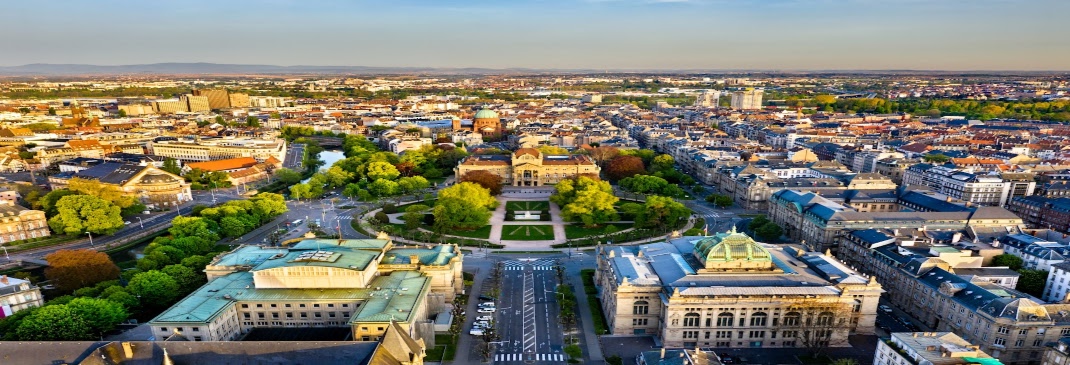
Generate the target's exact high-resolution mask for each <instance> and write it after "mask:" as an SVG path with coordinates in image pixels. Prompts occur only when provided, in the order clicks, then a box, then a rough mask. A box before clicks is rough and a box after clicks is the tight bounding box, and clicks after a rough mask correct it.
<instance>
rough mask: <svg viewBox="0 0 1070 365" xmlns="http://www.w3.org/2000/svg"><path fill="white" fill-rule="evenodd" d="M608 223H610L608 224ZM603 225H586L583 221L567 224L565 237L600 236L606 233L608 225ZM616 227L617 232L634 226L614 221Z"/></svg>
mask: <svg viewBox="0 0 1070 365" xmlns="http://www.w3.org/2000/svg"><path fill="white" fill-rule="evenodd" d="M607 225H608V224H607ZM607 225H601V226H598V227H590V228H588V227H584V226H583V224H581V223H574V224H569V225H567V226H565V238H568V239H574V238H584V237H591V236H599V235H602V234H605V233H606V226H607ZM612 225H613V226H614V227H617V232H620V231H623V230H625V229H628V228H632V226H633V225H634V224H633V223H612Z"/></svg>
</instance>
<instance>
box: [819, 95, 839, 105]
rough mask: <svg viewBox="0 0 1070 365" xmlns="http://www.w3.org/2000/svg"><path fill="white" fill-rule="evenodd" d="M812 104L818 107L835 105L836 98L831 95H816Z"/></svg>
mask: <svg viewBox="0 0 1070 365" xmlns="http://www.w3.org/2000/svg"><path fill="white" fill-rule="evenodd" d="M814 103H816V104H818V105H829V104H836V97H835V96H832V95H817V96H814Z"/></svg>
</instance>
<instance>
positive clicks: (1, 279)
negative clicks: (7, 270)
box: [0, 275, 7, 284]
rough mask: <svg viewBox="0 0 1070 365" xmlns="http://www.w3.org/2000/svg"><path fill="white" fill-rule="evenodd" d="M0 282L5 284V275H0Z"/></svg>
mask: <svg viewBox="0 0 1070 365" xmlns="http://www.w3.org/2000/svg"><path fill="white" fill-rule="evenodd" d="M0 284H7V275H2V276H0Z"/></svg>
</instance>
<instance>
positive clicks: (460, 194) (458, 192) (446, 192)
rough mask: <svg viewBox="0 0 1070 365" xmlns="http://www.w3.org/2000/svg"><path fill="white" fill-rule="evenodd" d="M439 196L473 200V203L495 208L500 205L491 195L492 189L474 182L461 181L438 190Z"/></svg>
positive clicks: (440, 197)
mask: <svg viewBox="0 0 1070 365" xmlns="http://www.w3.org/2000/svg"><path fill="white" fill-rule="evenodd" d="M438 198H439V199H440V200H441V199H446V198H456V199H460V200H464V201H468V202H471V203H472V205H475V206H478V207H484V208H487V209H494V208H496V207H497V206H498V200H497V199H495V198H494V197H493V196H491V195H490V190H488V189H486V188H484V187H483V186H480V185H479V184H476V183H472V182H461V183H458V184H456V185H453V186H450V187H448V188H445V189H442V190H440V191H439V192H438Z"/></svg>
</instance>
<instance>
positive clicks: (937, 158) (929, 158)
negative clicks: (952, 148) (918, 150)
mask: <svg viewBox="0 0 1070 365" xmlns="http://www.w3.org/2000/svg"><path fill="white" fill-rule="evenodd" d="M922 159H923V160H925V162H931V163H945V162H948V161H951V158H950V157H947V156H946V155H944V154H941V153H934V154H929V155H925V156H923V157H922Z"/></svg>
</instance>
